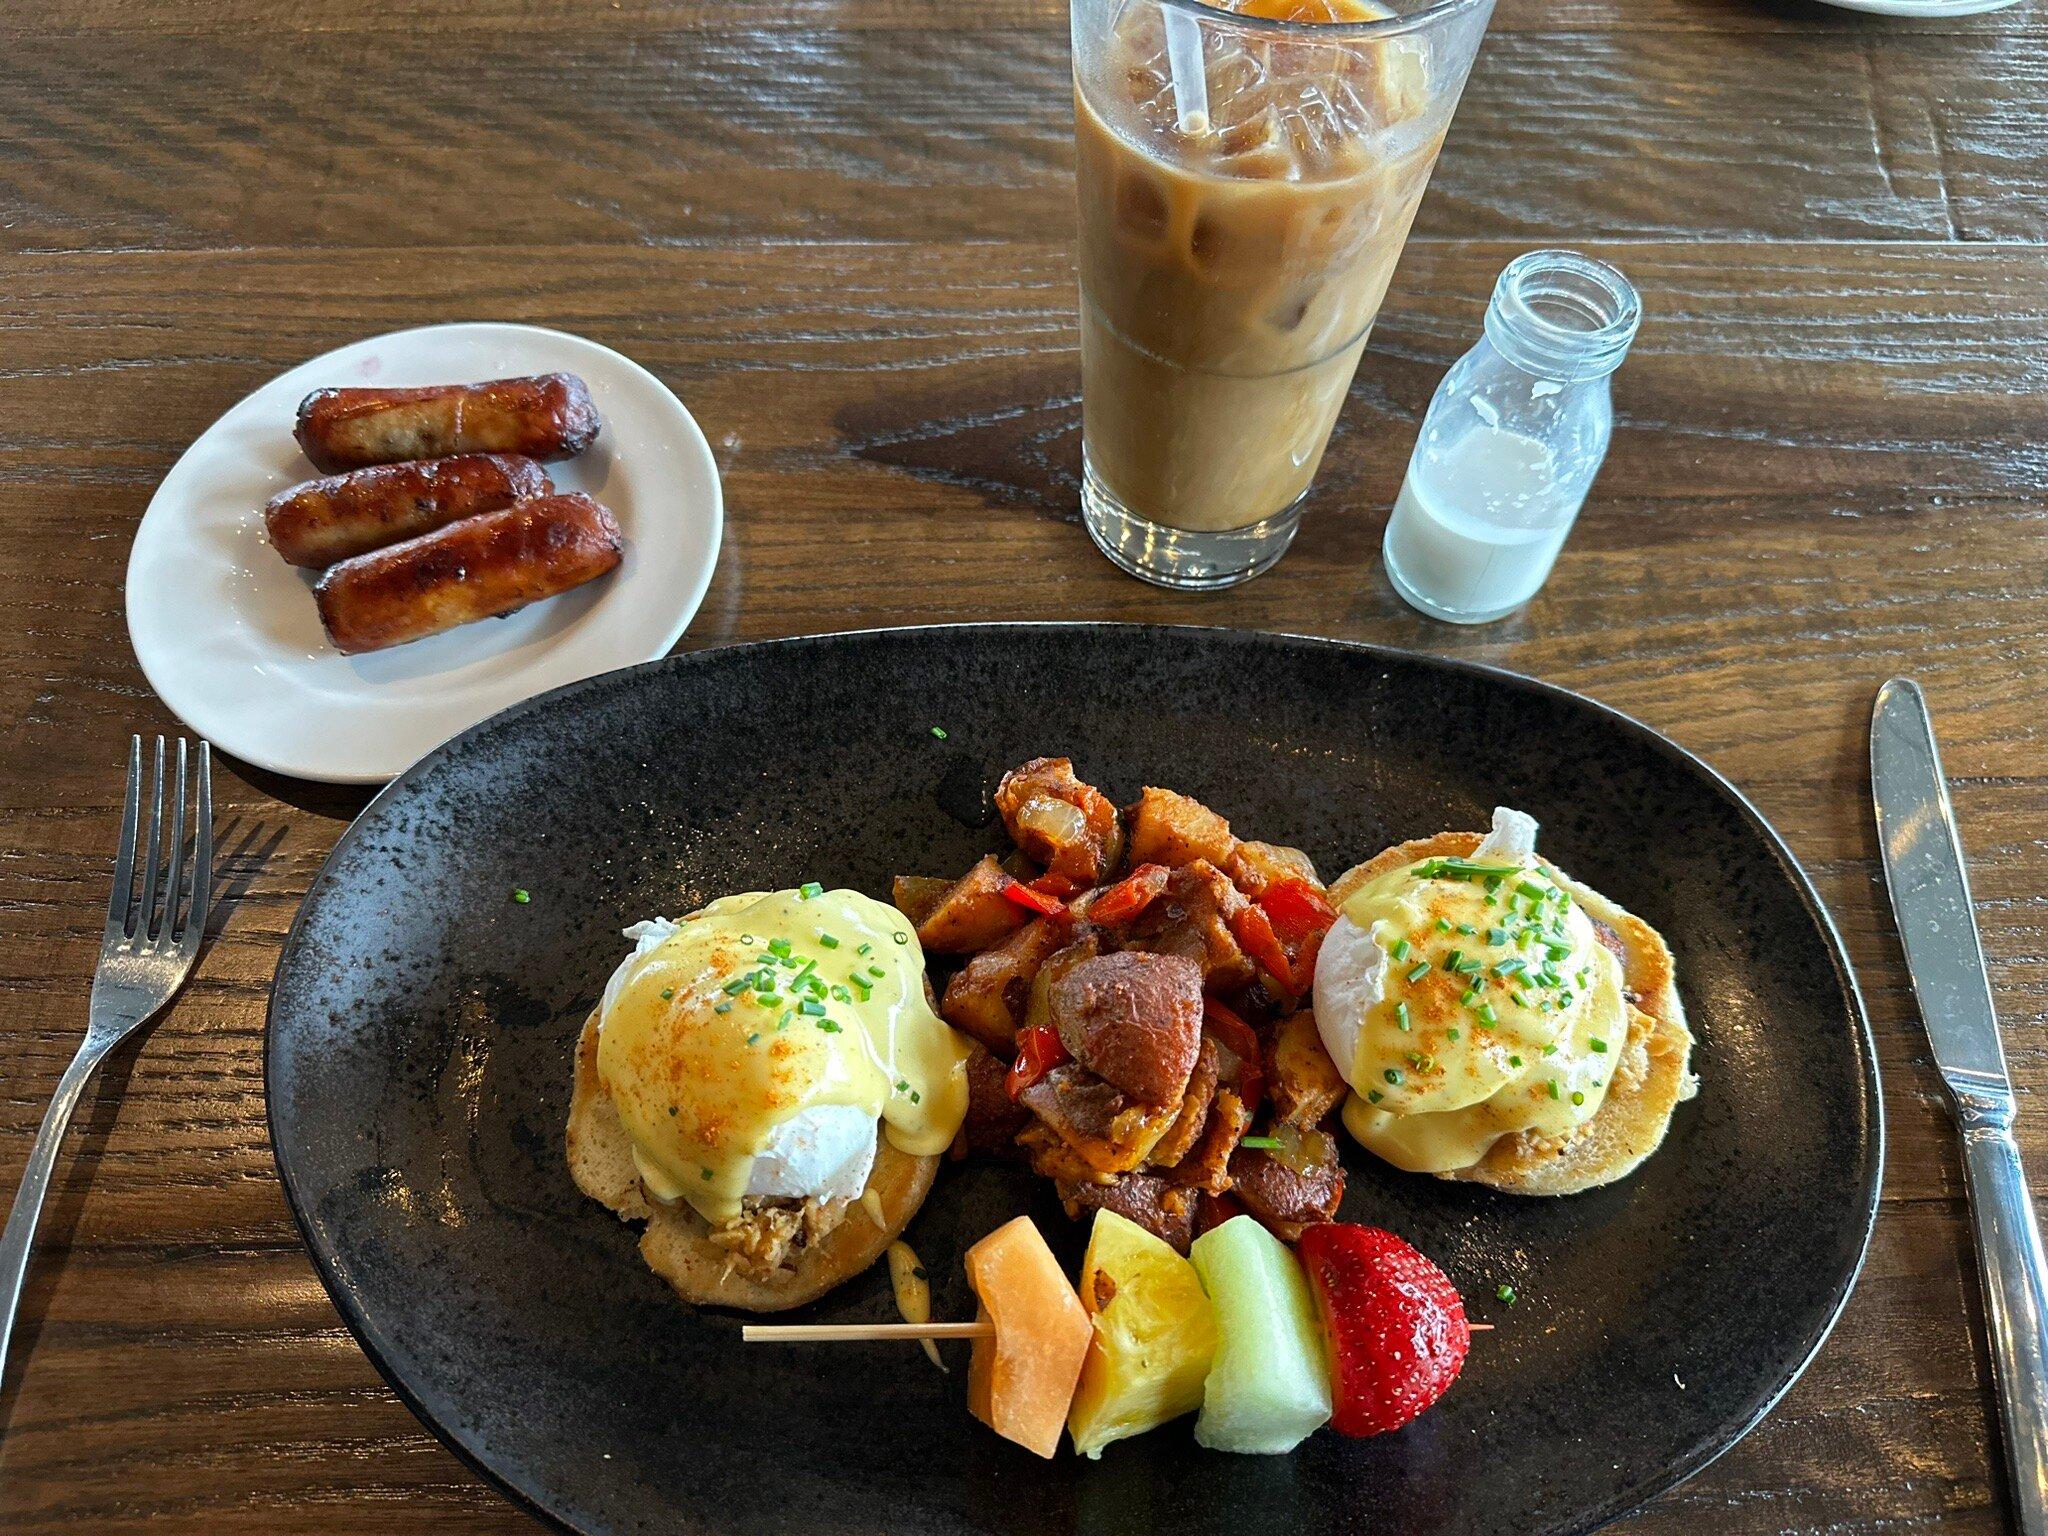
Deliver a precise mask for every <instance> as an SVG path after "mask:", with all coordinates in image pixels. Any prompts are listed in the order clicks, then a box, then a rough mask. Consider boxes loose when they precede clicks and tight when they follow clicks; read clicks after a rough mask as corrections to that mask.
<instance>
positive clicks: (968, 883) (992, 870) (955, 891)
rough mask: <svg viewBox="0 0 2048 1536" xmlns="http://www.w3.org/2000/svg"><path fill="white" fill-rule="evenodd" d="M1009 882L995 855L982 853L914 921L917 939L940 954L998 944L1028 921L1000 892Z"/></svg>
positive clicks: (961, 951)
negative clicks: (965, 871)
mask: <svg viewBox="0 0 2048 1536" xmlns="http://www.w3.org/2000/svg"><path fill="white" fill-rule="evenodd" d="M1010 883H1011V881H1010V877H1009V876H1008V875H1006V874H1004V873H1003V869H1002V866H1001V865H1000V864H998V863H997V862H996V856H995V855H994V854H992V853H989V854H983V855H982V858H981V862H980V863H978V864H976V865H975V866H974V868H972V869H970V870H968V871H967V873H966V874H964V875H962V876H961V877H960V878H959V879H958V880H955V881H954V882H953V883H952V884H951V885H949V886H947V887H946V889H945V890H944V891H943V892H941V893H940V896H939V899H938V900H937V901H936V902H935V903H933V905H932V909H931V911H930V912H929V913H927V914H926V915H925V916H924V917H922V918H920V919H919V920H918V924H917V942H918V943H920V944H922V945H923V946H924V947H925V948H926V949H927V950H930V951H932V952H934V953H936V954H941V955H971V954H975V953H976V952H978V951H980V950H984V949H987V948H989V947H990V946H991V945H995V944H1000V943H1002V941H1003V940H1004V939H1007V938H1008V937H1009V936H1010V935H1011V934H1013V933H1015V932H1016V931H1017V930H1018V929H1019V928H1022V927H1023V926H1024V925H1025V924H1026V923H1027V922H1029V921H1030V920H1031V914H1030V913H1029V912H1026V911H1025V910H1024V909H1023V908H1022V907H1020V906H1018V905H1017V903H1015V902H1014V901H1012V900H1010V898H1009V897H1007V896H1005V895H1004V894H1003V891H1004V888H1005V887H1007V886H1008V885H1009V884H1010Z"/></svg>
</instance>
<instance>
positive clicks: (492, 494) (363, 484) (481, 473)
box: [263, 453, 555, 570]
mask: <svg viewBox="0 0 2048 1536" xmlns="http://www.w3.org/2000/svg"><path fill="white" fill-rule="evenodd" d="M554 488H555V486H554V482H553V481H551V480H550V479H548V472H547V471H546V470H544V469H542V468H541V467H540V466H539V465H538V464H536V463H534V461H533V460H532V459H522V458H520V457H518V456H517V455H515V454H509V453H458V454H456V455H455V456H454V457H453V458H447V459H421V460H418V461H416V462H414V463H410V464H374V465H372V466H371V467H370V468H368V469H358V470H354V471H351V472H350V473H348V474H346V475H328V476H325V477H324V478H322V479H319V480H308V481H305V482H304V483H303V484H300V485H295V486H293V487H292V488H291V489H290V490H288V491H279V492H278V493H277V494H276V495H275V496H273V497H271V498H270V504H269V505H268V506H267V507H265V508H264V509H263V523H264V526H265V527H266V528H268V529H269V530H270V542H271V545H272V547H273V548H275V549H276V550H277V552H278V553H279V554H280V555H283V556H284V557H285V559H287V560H289V561H290V562H291V563H292V564H293V565H303V566H306V567H308V568H310V569H312V570H324V569H326V568H327V567H328V566H330V565H332V564H334V562H335V561H337V560H348V559H351V558H353V557H354V556H356V555H367V554H368V553H369V552H370V551H371V550H373V549H382V548H383V547H384V546H385V545H387V544H396V543H397V542H398V541H399V540H400V539H412V538H417V537H418V536H419V535H421V534H423V533H431V532H433V531H434V530H435V529H436V528H440V527H443V526H445V525H446V524H448V523H452V522H454V521H455V520H456V519H457V518H463V517H468V516H470V515H472V514H473V513H477V512H495V511H497V510H498V509H499V508H500V507H509V506H511V505H512V503H513V502H515V501H525V500H527V499H528V498H529V497H533V496H545V495H547V494H548V493H549V492H551V491H553V490H554Z"/></svg>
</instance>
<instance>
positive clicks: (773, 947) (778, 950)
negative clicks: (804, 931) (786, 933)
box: [768, 939, 789, 955]
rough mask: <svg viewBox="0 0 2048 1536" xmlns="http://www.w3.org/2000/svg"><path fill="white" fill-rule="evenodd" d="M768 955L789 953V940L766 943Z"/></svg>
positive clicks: (772, 940)
mask: <svg viewBox="0 0 2048 1536" xmlns="http://www.w3.org/2000/svg"><path fill="white" fill-rule="evenodd" d="M768 953H769V954H771V955H787V954H788V953H789V940H787V939H770V940H769V941H768Z"/></svg>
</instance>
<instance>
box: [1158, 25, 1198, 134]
mask: <svg viewBox="0 0 2048 1536" xmlns="http://www.w3.org/2000/svg"><path fill="white" fill-rule="evenodd" d="M1162 9H1163V10H1164V11H1165V12H1166V64H1167V68H1168V69H1170V70H1172V71H1173V110H1174V113H1175V115H1176V116H1177V117H1178V118H1179V120H1180V131H1181V132H1182V133H1189V134H1194V133H1207V132H1208V131H1209V72H1208V71H1207V70H1206V69H1204V68H1203V67H1202V24H1201V23H1200V22H1198V21H1196V20H1195V18H1194V17H1192V16H1190V15H1189V14H1188V13H1187V12H1186V11H1183V10H1180V9H1178V8H1177V7H1174V6H1171V5H1168V6H1164V7H1162Z"/></svg>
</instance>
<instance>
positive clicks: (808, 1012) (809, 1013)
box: [796, 997, 825, 1019]
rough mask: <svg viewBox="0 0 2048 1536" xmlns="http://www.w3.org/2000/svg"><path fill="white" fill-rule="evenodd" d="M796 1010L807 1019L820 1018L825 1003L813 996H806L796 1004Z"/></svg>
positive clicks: (822, 1015) (822, 1014)
mask: <svg viewBox="0 0 2048 1536" xmlns="http://www.w3.org/2000/svg"><path fill="white" fill-rule="evenodd" d="M796 1011H797V1012H798V1013H800V1014H802V1015H803V1016H804V1017H805V1018H807V1019H822V1018H823V1017H824V1016H825V1005H824V1004H823V1003H821V1002H819V1001H818V1000H817V999H816V998H815V997H807V998H805V999H804V1000H803V1001H802V1002H800V1003H798V1004H797V1005H796Z"/></svg>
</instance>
